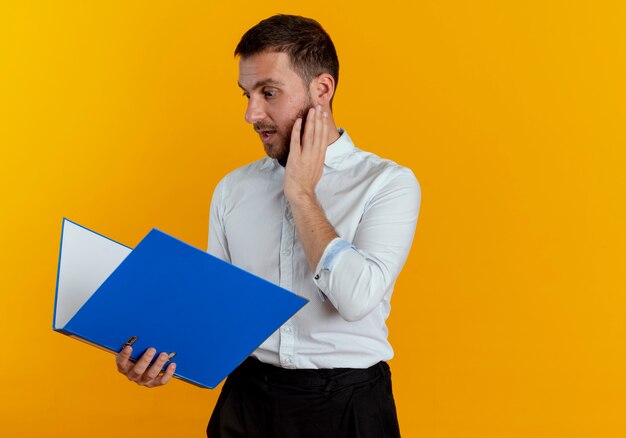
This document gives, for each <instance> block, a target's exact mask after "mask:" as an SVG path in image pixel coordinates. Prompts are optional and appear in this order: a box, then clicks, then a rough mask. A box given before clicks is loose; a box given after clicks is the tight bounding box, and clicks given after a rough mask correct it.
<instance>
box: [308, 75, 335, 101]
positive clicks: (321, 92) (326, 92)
mask: <svg viewBox="0 0 626 438" xmlns="http://www.w3.org/2000/svg"><path fill="white" fill-rule="evenodd" d="M334 94H335V79H334V78H333V77H332V76H331V75H330V74H328V73H321V74H320V75H319V76H317V77H316V78H314V79H313V80H312V81H311V95H312V96H313V97H314V100H315V103H316V104H318V105H322V106H328V105H330V100H331V99H332V98H333V95H334Z"/></svg>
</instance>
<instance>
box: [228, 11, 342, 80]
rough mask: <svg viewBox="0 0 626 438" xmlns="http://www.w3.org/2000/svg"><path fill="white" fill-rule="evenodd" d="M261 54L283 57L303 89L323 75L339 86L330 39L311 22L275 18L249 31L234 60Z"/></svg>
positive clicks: (288, 16) (284, 17) (288, 17)
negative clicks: (300, 81)
mask: <svg viewBox="0 0 626 438" xmlns="http://www.w3.org/2000/svg"><path fill="white" fill-rule="evenodd" d="M263 52H282V53H286V54H287V56H288V57H289V62H291V67H292V68H293V69H294V71H295V72H296V73H297V74H298V75H299V76H300V78H302V81H304V84H305V86H306V87H308V86H309V84H310V83H311V81H312V80H313V78H315V77H317V76H319V75H320V74H322V73H328V74H330V75H331V76H332V77H333V79H335V89H336V88H337V82H339V59H337V52H336V51H335V45H334V44H333V42H332V40H331V39H330V36H329V35H328V34H327V33H326V31H325V30H324V28H322V26H321V25H320V24H319V23H318V22H317V21H315V20H313V19H311V18H305V17H300V16H297V15H283V14H280V15H274V16H272V17H270V18H267V19H265V20H263V21H261V22H260V23H259V24H257V25H256V26H254V27H252V28H251V29H250V30H248V31H247V32H246V33H245V34H244V35H243V37H241V41H239V44H238V45H237V48H236V49H235V56H241V57H242V58H247V57H250V56H252V55H256V54H259V53H263Z"/></svg>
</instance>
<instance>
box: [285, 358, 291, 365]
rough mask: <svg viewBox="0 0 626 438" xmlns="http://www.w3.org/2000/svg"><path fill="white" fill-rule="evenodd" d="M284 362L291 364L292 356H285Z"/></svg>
mask: <svg viewBox="0 0 626 438" xmlns="http://www.w3.org/2000/svg"><path fill="white" fill-rule="evenodd" d="M283 362H285V363H286V364H287V365H289V364H290V363H291V358H290V357H287V358H285V360H284V361H283Z"/></svg>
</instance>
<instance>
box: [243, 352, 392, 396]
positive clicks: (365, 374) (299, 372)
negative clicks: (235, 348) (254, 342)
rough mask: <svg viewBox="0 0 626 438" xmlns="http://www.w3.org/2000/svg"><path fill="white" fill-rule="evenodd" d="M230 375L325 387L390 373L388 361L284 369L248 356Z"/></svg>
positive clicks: (271, 381) (344, 384)
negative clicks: (343, 365)
mask: <svg viewBox="0 0 626 438" xmlns="http://www.w3.org/2000/svg"><path fill="white" fill-rule="evenodd" d="M231 375H232V376H233V377H241V378H244V379H245V378H250V379H254V380H262V381H265V382H267V383H273V384H280V385H294V386H298V387H323V388H324V389H326V390H329V389H332V388H336V387H342V386H348V385H355V384H359V383H364V382H369V381H372V380H374V379H376V378H378V377H388V376H390V371H389V365H387V363H386V362H379V363H377V364H375V365H372V366H371V367H369V368H330V369H296V370H293V369H286V368H280V367H277V366H274V365H270V364H266V363H263V362H261V361H260V360H258V359H256V358H254V357H252V356H250V357H248V358H247V359H246V360H245V361H243V363H242V364H241V365H239V367H237V368H236V369H235V371H233V373H232V374H231Z"/></svg>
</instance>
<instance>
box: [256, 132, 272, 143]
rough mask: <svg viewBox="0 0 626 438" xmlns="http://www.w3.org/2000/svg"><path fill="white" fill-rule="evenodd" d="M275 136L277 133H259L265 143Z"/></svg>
mask: <svg viewBox="0 0 626 438" xmlns="http://www.w3.org/2000/svg"><path fill="white" fill-rule="evenodd" d="M274 134H276V131H259V135H260V136H261V139H262V140H263V141H268V140H270V139H271V138H272V137H273V136H274Z"/></svg>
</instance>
